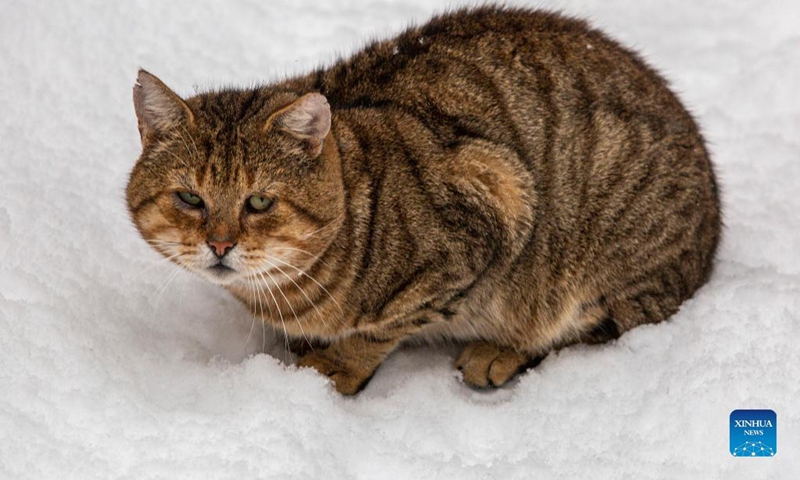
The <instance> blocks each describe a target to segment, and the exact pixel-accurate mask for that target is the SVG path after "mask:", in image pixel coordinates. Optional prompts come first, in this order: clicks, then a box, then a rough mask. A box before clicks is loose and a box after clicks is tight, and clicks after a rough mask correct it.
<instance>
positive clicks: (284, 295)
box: [259, 270, 314, 351]
mask: <svg viewBox="0 0 800 480" xmlns="http://www.w3.org/2000/svg"><path fill="white" fill-rule="evenodd" d="M259 273H260V272H259ZM266 274H267V275H269V279H270V280H272V283H274V284H275V287H276V288H277V289H278V292H279V293H280V294H281V296H282V297H283V299H284V300H285V301H286V305H289V308H290V309H291V310H292V315H294V321H295V322H297V326H298V327H300V333H302V334H303V338H305V340H306V343H308V345H309V346H310V347H311V350H312V351H313V350H314V347H313V346H311V342H310V341H309V340H308V337H307V336H306V331H305V330H304V329H303V324H302V323H300V319H299V318H297V312H295V310H294V307H293V306H292V302H290V301H289V299H288V298H287V297H286V294H285V293H283V289H281V286H280V285H278V282H276V281H275V277H273V276H272V274H271V273H269V270H267V271H266Z"/></svg>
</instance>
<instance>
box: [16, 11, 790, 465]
mask: <svg viewBox="0 0 800 480" xmlns="http://www.w3.org/2000/svg"><path fill="white" fill-rule="evenodd" d="M544 4H545V5H547V6H550V7H556V8H557V7H561V8H564V9H565V10H566V11H568V12H570V13H574V14H578V15H581V16H584V17H589V18H591V19H592V20H593V21H595V23H596V24H598V25H600V26H602V27H604V28H605V29H606V30H608V31H609V32H611V33H612V34H613V35H614V36H616V37H617V38H619V39H621V40H623V41H624V42H626V43H628V44H630V45H634V46H636V47H637V48H639V49H641V50H642V51H643V52H644V53H645V54H646V57H647V58H648V59H649V60H650V61H651V62H652V63H653V64H655V65H657V66H658V67H659V68H660V69H661V70H662V71H663V72H664V73H665V74H666V75H667V76H668V77H669V78H670V79H672V81H673V84H674V85H675V87H676V89H677V90H678V91H680V92H681V94H682V97H683V98H684V100H685V101H686V102H687V103H688V104H689V105H690V106H691V108H692V110H693V111H694V112H695V113H696V114H697V116H698V118H699V120H700V122H701V124H702V125H703V126H704V129H705V132H706V134H707V137H708V139H709V141H710V143H711V149H712V151H713V153H714V158H715V160H716V162H717V167H718V172H719V175H720V177H721V181H722V184H723V186H724V200H725V217H726V224H727V229H726V231H725V241H724V243H723V246H722V249H721V253H720V261H719V266H718V268H717V270H716V274H715V276H714V277H713V280H712V282H711V283H710V284H709V285H708V286H706V287H705V288H703V289H702V291H701V292H700V293H699V294H698V295H697V296H696V297H695V299H694V300H692V301H690V302H688V303H687V304H686V305H685V307H684V308H683V309H682V310H681V311H680V313H679V314H678V315H676V316H675V317H674V318H673V319H672V320H671V321H669V322H667V323H664V324H661V325H657V326H648V327H643V328H639V329H637V330H635V331H633V332H631V333H629V334H626V335H624V336H623V337H622V338H621V339H620V340H619V341H617V342H616V343H614V344H609V345H605V346H600V347H577V348H570V349H568V350H566V351H563V352H561V353H559V354H557V355H551V356H550V357H549V358H547V359H546V360H545V361H544V362H543V363H542V364H541V365H540V366H539V367H538V368H537V369H536V370H535V371H532V372H529V373H528V374H526V375H524V376H523V377H522V378H521V379H520V380H519V381H518V382H515V383H514V384H513V385H511V386H510V387H509V388H505V389H502V390H499V391H495V392H491V393H480V392H475V391H473V390H470V389H469V388H466V387H465V386H464V385H463V384H462V383H460V381H459V379H458V376H457V374H456V372H455V371H454V370H453V369H452V368H451V358H450V355H451V352H449V351H444V350H439V349H421V350H415V351H404V352H400V353H399V354H396V355H394V356H393V357H392V358H391V359H390V360H389V361H388V362H387V363H386V364H385V365H384V366H383V367H382V368H381V370H380V371H379V373H378V374H377V375H376V376H375V379H374V380H373V382H372V384H371V385H370V386H369V388H367V389H366V391H364V392H363V393H362V394H361V395H360V396H358V397H356V398H352V399H343V398H341V397H340V396H338V395H337V394H336V393H334V392H333V390H332V389H331V387H330V385H329V384H328V383H327V381H326V380H324V379H323V378H321V377H320V376H318V375H316V374H315V373H314V372H312V371H298V370H297V369H295V368H294V367H287V366H286V365H285V364H284V363H282V362H281V361H279V360H277V359H276V358H274V357H272V356H268V355H264V354H257V353H258V352H259V351H260V349H261V344H262V332H261V329H260V328H258V327H257V329H256V330H255V332H254V334H253V335H252V336H250V337H249V340H248V333H249V332H250V328H251V324H252V323H251V320H252V318H251V317H250V316H249V314H248V313H247V312H246V311H245V310H244V309H243V308H242V307H241V306H240V305H239V304H237V302H236V301H234V300H233V299H232V298H230V297H229V296H228V295H227V294H226V293H225V292H224V291H222V290H219V289H217V288H216V287H214V286H212V285H210V284H207V283H205V282H203V281H201V280H198V279H195V278H192V277H190V276H189V275H188V274H184V273H179V274H177V276H176V277H175V278H174V280H173V281H172V282H171V283H169V284H168V285H167V286H166V287H165V288H160V287H163V283H164V280H165V279H166V278H167V277H168V276H169V275H170V273H171V269H170V267H167V266H165V265H163V264H162V265H157V263H158V262H157V260H158V257H157V255H156V254H155V253H154V252H152V251H150V249H149V248H148V247H147V246H146V244H145V242H143V241H142V240H141V239H139V238H138V237H137V235H136V233H135V231H134V229H133V228H132V226H131V225H130V223H129V221H128V217H127V215H126V212H125V209H124V202H123V195H122V193H123V187H124V185H125V181H126V175H127V173H128V171H129V170H130V168H131V166H132V165H133V162H134V160H135V159H136V157H137V155H138V149H139V143H138V136H137V131H136V122H135V117H134V113H133V106H132V103H131V99H130V88H131V85H132V84H133V81H134V78H135V75H136V69H137V67H139V66H143V67H145V68H147V69H149V70H151V71H152V72H154V73H155V74H157V75H159V76H161V78H163V79H164V80H165V81H166V82H167V83H168V84H169V85H171V86H172V87H173V88H175V89H176V90H177V91H178V92H180V93H182V94H191V93H192V92H194V91H195V90H196V89H198V88H199V89H203V88H207V87H212V86H220V85H231V84H233V85H249V84H251V83H253V82H258V81H263V80H267V79H271V78H277V77H280V76H282V75H284V74H285V73H287V72H298V71H302V70H303V69H307V68H310V67H311V66H314V65H316V64H317V63H318V62H320V61H330V60H331V59H332V58H333V57H334V55H335V54H336V53H347V52H350V51H352V50H353V49H355V48H357V47H358V46H360V45H362V44H363V43H364V41H365V40H366V39H368V38H372V37H376V36H381V37H384V36H387V35H390V34H391V33H392V32H396V31H398V30H399V29H401V28H402V27H403V26H405V25H406V24H407V23H408V22H409V21H411V20H417V21H422V20H424V19H425V18H426V17H427V16H428V15H430V13H432V12H434V11H440V10H441V9H443V8H444V7H445V6H447V5H448V4H447V3H445V2H428V1H423V0H410V1H405V2H399V1H398V2H395V1H388V0H369V1H366V2H355V1H352V0H347V1H337V2H326V3H324V4H321V5H317V4H316V2H311V1H305V0H304V1H297V0H294V1H289V0H283V1H270V2H258V1H255V0H248V1H239V2H226V3H225V5H224V8H223V6H222V5H221V4H218V3H214V2H210V1H202V2H185V3H183V4H179V3H178V2H159V1H156V0H152V1H146V2H145V1H137V2H134V1H130V2H101V1H95V2H60V1H52V2H29V3H24V4H23V3H22V2H13V1H12V2H3V4H2V6H0V65H2V75H0V478H3V479H5V478H59V479H60V478H75V479H91V478H100V479H106V478H118V477H124V478H150V477H154V478H281V479H309V478H332V479H340V478H341V479H348V478H364V479H378V478H389V479H400V478H411V479H421V478H459V479H472V478H480V479H493V478H498V479H505V478H534V477H536V478H576V477H583V478H586V477H588V476H589V475H591V477H592V478H636V479H647V478H681V479H683V478H698V479H701V478H702V479H711V478H725V479H729V478H770V479H790V478H800V456H798V454H797V451H798V449H800V361H799V360H800V358H798V357H799V356H800V354H799V353H798V352H799V350H798V345H799V344H800V322H798V320H800V252H798V250H800V215H799V214H798V210H800V196H798V195H797V187H798V184H800V95H797V87H798V85H800V61H799V60H800V56H798V55H800V33H798V32H800V29H799V28H798V27H799V26H800V25H798V19H800V3H798V2H793V1H791V0H787V1H785V2H779V1H771V0H758V1H738V2H723V1H697V2H682V4H681V5H677V4H675V3H672V2H662V1H650V2H641V1H638V0H620V1H615V2H608V1H602V0H583V1H575V2H566V1H564V2H561V3H552V2H544ZM451 5H452V3H451ZM268 341H269V339H268ZM737 408H769V409H773V410H775V411H776V412H777V415H778V454H777V456H776V457H774V458H771V459H740V458H733V457H732V456H731V455H730V454H729V453H728V415H729V414H730V412H731V411H732V410H734V409H737Z"/></svg>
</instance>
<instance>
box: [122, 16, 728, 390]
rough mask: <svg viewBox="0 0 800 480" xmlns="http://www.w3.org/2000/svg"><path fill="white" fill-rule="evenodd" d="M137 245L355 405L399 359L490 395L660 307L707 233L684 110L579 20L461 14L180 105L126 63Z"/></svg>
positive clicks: (699, 266) (691, 270)
mask: <svg viewBox="0 0 800 480" xmlns="http://www.w3.org/2000/svg"><path fill="white" fill-rule="evenodd" d="M133 100H134V106H135V110H136V114H137V117H138V123H139V132H140V134H141V142H142V153H141V157H140V158H139V160H138V162H137V163H136V165H135V167H134V169H133V172H132V173H131V176H130V181H129V184H128V187H127V202H128V207H129V210H130V214H131V216H132V218H133V221H134V223H135V225H136V226H137V228H138V230H139V232H140V233H141V235H142V236H143V237H144V238H145V239H146V240H147V241H148V242H150V244H151V245H152V246H153V247H154V248H155V249H156V250H158V252H160V253H161V254H162V255H164V256H166V257H167V258H169V259H171V261H173V262H175V263H176V264H178V265H180V266H182V267H185V268H187V269H189V270H192V271H194V272H197V273H199V274H200V275H202V276H204V277H206V278H207V279H208V280H210V281H211V282H214V283H216V284H219V285H223V286H224V287H225V288H226V289H227V290H228V291H230V292H231V293H232V294H233V295H235V296H236V297H237V298H239V299H240V300H241V301H242V302H244V303H245V304H246V305H247V306H248V307H249V308H250V309H251V310H252V311H253V312H255V314H256V315H257V316H258V317H259V318H261V319H263V321H264V322H266V323H268V324H270V325H272V326H274V327H275V328H276V329H278V330H280V331H283V332H285V334H286V335H287V336H288V337H289V338H292V339H305V340H307V341H309V342H310V343H311V344H312V345H313V346H314V348H313V349H310V350H309V351H308V352H307V353H305V355H304V356H302V357H301V359H300V360H299V364H300V365H301V366H308V367H313V368H315V369H317V370H318V371H319V372H320V373H322V374H323V375H327V376H328V377H330V378H331V379H332V381H333V383H334V385H335V387H336V389H337V390H338V391H339V392H341V393H343V394H353V393H356V392H358V391H359V390H360V389H361V388H363V387H364V386H365V384H366V383H367V382H368V381H369V379H370V378H371V376H372V375H373V374H374V373H375V371H376V369H377V368H378V367H379V366H380V364H381V362H382V361H383V360H384V359H385V358H386V356H387V355H389V354H390V353H391V352H392V351H393V350H395V349H396V348H398V346H400V345H402V344H404V343H408V342H415V341H433V342H437V341H443V342H452V343H456V344H459V345H462V346H463V350H462V351H461V353H460V354H459V355H458V356H457V359H456V360H455V365H456V366H457V367H458V368H459V369H461V370H462V374H463V379H464V381H465V382H466V383H467V384H469V385H471V386H475V387H488V386H499V385H503V384H504V383H506V382H508V381H509V379H511V378H512V377H513V376H514V375H515V374H516V373H517V372H520V371H521V370H523V369H524V368H527V367H528V366H530V365H532V364H534V363H535V362H536V361H537V359H540V358H541V357H542V356H544V355H546V354H547V353H548V352H549V351H552V350H554V349H558V348H561V347H564V346H566V345H570V344H574V343H577V342H588V343H596V342H604V341H607V340H609V339H613V338H616V337H618V336H619V335H620V334H621V333H623V332H625V331H627V330H629V329H631V328H633V327H635V326H637V325H641V324H645V323H653V322H659V321H661V320H664V319H665V318H667V317H669V316H670V315H672V314H673V313H675V312H676V311H677V310H678V308H679V306H680V305H681V302H683V301H684V300H686V299H687V298H689V297H690V296H691V295H692V294H693V293H694V292H695V291H696V290H697V289H698V288H699V287H700V286H701V285H702V284H703V283H704V282H705V281H706V280H707V278H708V277H709V273H710V271H711V267H712V260H713V257H714V252H715V250H716V247H717V242H718V239H719V235H720V204H719V199H718V192H717V186H716V182H715V179H714V174H713V172H712V166H711V162H710V160H709V155H708V152H707V151H706V149H705V147H704V143H703V139H702V137H701V135H700V133H699V131H698V127H697V125H696V124H695V122H694V121H693V119H692V117H691V116H690V115H689V114H688V113H687V111H686V110H685V109H684V108H683V107H682V106H681V103H680V102H679V101H678V99H677V98H676V97H675V95H674V94H673V93H672V92H671V91H670V90H669V89H668V87H667V84H666V82H665V81H664V79H663V78H661V77H660V76H659V75H658V74H657V73H656V72H655V71H653V70H652V69H651V68H650V67H648V66H647V65H646V64H645V63H644V62H643V61H642V60H641V59H640V58H639V57H638V56H637V55H636V54H634V53H632V52H631V51H629V50H627V49H625V48H623V47H621V46H620V45H619V44H617V43H616V42H615V41H613V40H610V39H609V38H608V37H607V36H606V35H604V34H603V33H601V32H599V31H597V30H594V29H592V28H590V27H589V26H587V25H586V24H585V23H584V22H582V21H578V20H574V19H570V18H565V17H563V16H560V15H558V14H553V13H548V12H543V11H536V10H528V9H516V8H503V7H482V8H477V9H463V10H458V11H454V12H451V13H448V14H444V15H441V16H438V17H435V18H434V19H432V20H431V21H430V22H429V23H427V24H425V25H424V26H420V27H413V28H410V29H408V30H406V31H405V32H404V33H402V34H401V35H399V36H398V37H396V38H394V39H392V40H387V41H380V42H377V43H373V44H371V45H369V46H367V47H366V48H365V49H364V50H362V51H360V52H359V53H357V54H355V55H353V56H352V57H350V58H348V59H343V60H341V61H338V62H337V63H335V64H334V65H332V66H330V67H329V68H320V69H318V70H316V71H313V72H311V73H309V74H307V75H303V76H299V77H296V78H291V79H288V80H285V81H282V82H279V83H276V84H273V85H267V86H263V87H258V88H252V89H241V90H240V89H226V90H220V91H213V92H208V93H203V94H199V95H196V96H193V97H191V98H187V99H182V98H180V97H179V96H178V95H176V94H175V93H173V92H172V91H171V90H170V89H169V88H167V86H165V85H164V83H162V82H161V81H160V80H159V79H158V78H156V77H155V76H153V75H151V74H149V73H147V72H145V71H143V70H142V71H140V72H139V75H138V80H137V82H136V84H135V86H134V89H133Z"/></svg>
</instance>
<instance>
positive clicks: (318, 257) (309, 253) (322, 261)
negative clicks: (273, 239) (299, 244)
mask: <svg viewBox="0 0 800 480" xmlns="http://www.w3.org/2000/svg"><path fill="white" fill-rule="evenodd" d="M270 250H291V251H293V252H300V253H305V254H306V255H308V256H310V257H311V258H313V259H314V261H317V262H320V263H322V264H323V265H325V266H326V267H328V268H333V267H331V266H330V265H329V264H328V262H326V261H324V260H322V259H321V257H320V256H319V255H314V254H313V253H311V252H309V251H307V250H303V249H302V248H294V247H270Z"/></svg>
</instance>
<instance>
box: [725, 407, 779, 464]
mask: <svg viewBox="0 0 800 480" xmlns="http://www.w3.org/2000/svg"><path fill="white" fill-rule="evenodd" d="M777 430H778V418H777V416H776V415H775V412H774V411H772V410H734V411H732V412H731V455H733V456H734V457H774V456H775V454H776V453H778V440H777V438H778V436H777Z"/></svg>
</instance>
